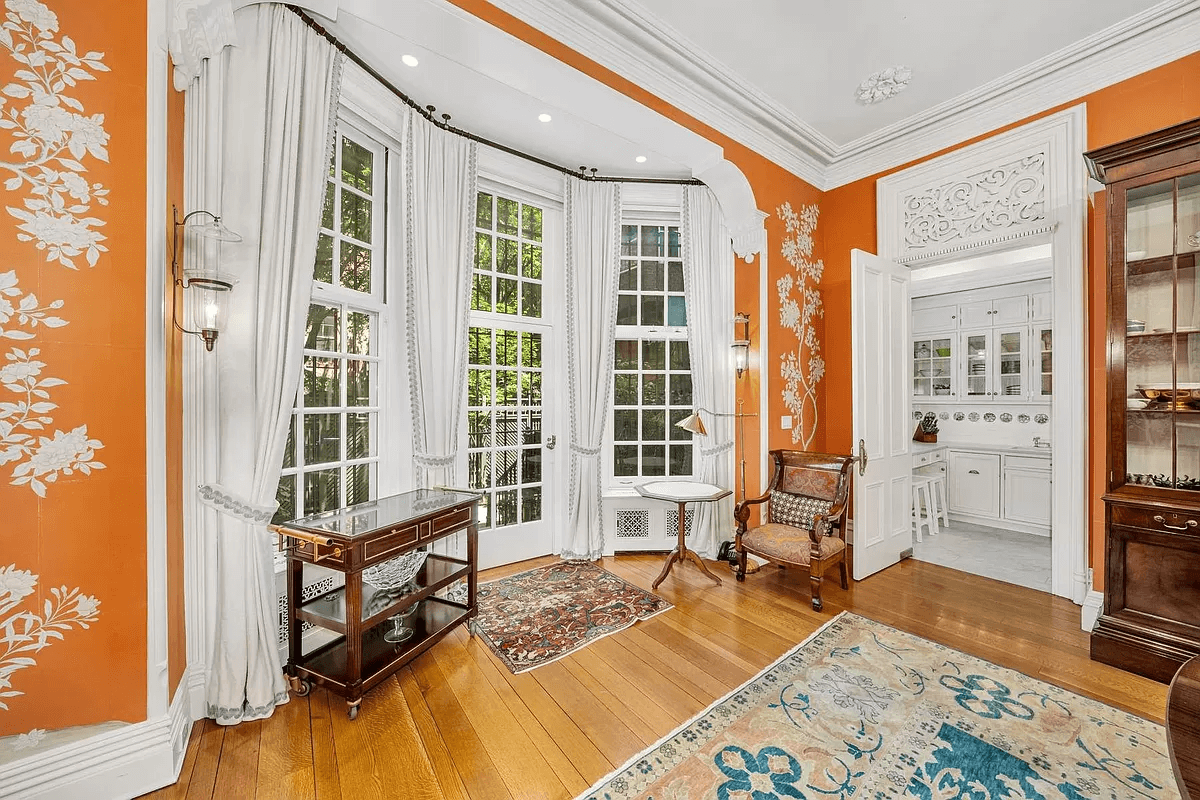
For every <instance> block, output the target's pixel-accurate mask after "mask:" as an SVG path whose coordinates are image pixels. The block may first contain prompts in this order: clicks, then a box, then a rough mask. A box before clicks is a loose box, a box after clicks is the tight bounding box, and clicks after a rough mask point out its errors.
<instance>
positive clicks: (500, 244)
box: [496, 239, 517, 275]
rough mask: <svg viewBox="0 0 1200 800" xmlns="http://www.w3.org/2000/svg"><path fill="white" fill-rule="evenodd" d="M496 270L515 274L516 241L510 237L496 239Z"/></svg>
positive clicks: (506, 273)
mask: <svg viewBox="0 0 1200 800" xmlns="http://www.w3.org/2000/svg"><path fill="white" fill-rule="evenodd" d="M496 272H502V273H504V274H505V275H516V274H517V243H516V242H514V241H513V240H512V239H496Z"/></svg>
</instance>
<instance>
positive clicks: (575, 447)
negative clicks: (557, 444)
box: [570, 442, 604, 456]
mask: <svg viewBox="0 0 1200 800" xmlns="http://www.w3.org/2000/svg"><path fill="white" fill-rule="evenodd" d="M570 447H571V452H572V453H578V454H579V455H581V456H598V455H600V451H601V450H603V449H604V447H603V445H601V446H600V447H584V446H583V445H581V444H576V443H575V442H571V445H570Z"/></svg>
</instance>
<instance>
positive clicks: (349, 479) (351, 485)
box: [346, 464, 375, 506]
mask: <svg viewBox="0 0 1200 800" xmlns="http://www.w3.org/2000/svg"><path fill="white" fill-rule="evenodd" d="M374 474H375V465H374V464H354V465H352V466H350V467H347V468H346V505H348V506H354V505H358V504H359V503H365V502H367V501H368V500H370V499H371V497H372V496H373V495H374V492H372V491H371V484H373V483H374V482H375V481H374V480H373V477H374Z"/></svg>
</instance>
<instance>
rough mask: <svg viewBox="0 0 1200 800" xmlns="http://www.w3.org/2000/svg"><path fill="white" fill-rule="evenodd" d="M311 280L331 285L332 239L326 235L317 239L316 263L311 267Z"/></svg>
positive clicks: (323, 234)
mask: <svg viewBox="0 0 1200 800" xmlns="http://www.w3.org/2000/svg"><path fill="white" fill-rule="evenodd" d="M313 280H315V281H320V282H321V283H333V237H331V236H330V235H329V234H327V233H322V234H321V235H320V236H318V237H317V263H316V264H315V265H314V266H313Z"/></svg>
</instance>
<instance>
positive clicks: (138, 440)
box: [0, 0, 146, 735]
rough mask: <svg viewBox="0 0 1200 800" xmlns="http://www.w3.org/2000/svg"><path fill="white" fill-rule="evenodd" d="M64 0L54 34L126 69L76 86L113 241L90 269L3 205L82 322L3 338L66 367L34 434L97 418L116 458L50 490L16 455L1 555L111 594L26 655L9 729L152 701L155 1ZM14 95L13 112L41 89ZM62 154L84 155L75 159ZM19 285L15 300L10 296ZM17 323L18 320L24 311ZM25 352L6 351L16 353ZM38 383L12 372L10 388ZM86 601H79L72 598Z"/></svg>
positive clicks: (4, 135)
mask: <svg viewBox="0 0 1200 800" xmlns="http://www.w3.org/2000/svg"><path fill="white" fill-rule="evenodd" d="M114 5H116V6H120V8H119V9H114V8H113V6H114ZM50 7H51V9H52V11H53V12H55V13H57V16H58V24H57V27H55V26H52V25H50V23H49V21H48V20H47V19H46V18H44V17H43V18H41V19H40V22H41V23H42V24H43V26H44V27H45V28H46V29H47V30H48V31H49V32H50V33H51V36H52V38H53V40H55V41H57V42H61V41H63V37H64V36H69V37H70V38H71V39H73V40H74V42H75V44H76V46H77V48H78V52H79V53H80V54H84V53H86V52H87V51H101V52H102V53H103V54H104V55H103V63H104V64H105V65H107V66H108V67H109V69H110V71H108V72H95V73H94V74H95V77H96V80H92V81H79V82H78V85H77V86H74V87H66V88H65V89H64V90H63V92H64V94H66V95H68V96H70V97H73V98H75V99H77V100H78V101H79V102H80V103H81V104H82V106H83V109H84V111H83V112H82V113H83V115H84V116H86V117H90V118H91V119H92V121H93V122H94V123H100V124H102V125H103V127H104V130H105V131H106V132H107V134H108V135H109V137H110V138H109V140H108V143H107V151H108V160H107V161H104V160H102V158H101V157H99V156H96V155H94V154H87V155H84V154H81V153H73V154H71V155H73V156H74V158H75V159H76V160H77V161H79V162H81V163H82V164H83V167H84V168H85V169H86V172H82V173H80V174H81V175H82V176H83V177H84V179H85V180H86V181H87V182H88V183H89V184H97V183H98V184H102V185H103V186H104V187H105V188H107V189H108V190H109V195H108V198H107V199H108V200H109V204H108V205H102V204H101V203H99V202H98V201H97V200H96V199H94V198H92V199H91V201H90V209H89V210H87V211H80V210H76V212H75V213H76V217H77V219H78V218H83V217H85V216H91V217H95V218H98V219H100V220H103V221H104V223H105V224H104V225H103V226H102V227H99V228H97V230H99V232H100V233H102V234H103V235H104V236H105V237H107V238H106V240H105V241H103V242H102V244H103V245H104V246H106V247H107V248H108V252H105V253H100V255H99V258H98V260H97V261H96V263H95V265H94V266H89V265H88V263H87V259H86V258H85V257H84V256H82V255H80V256H76V257H75V261H76V265H77V267H78V268H77V269H68V268H67V267H64V266H63V265H61V264H60V263H58V262H57V261H48V260H47V258H46V256H47V251H45V250H40V249H37V246H36V245H37V244H38V243H37V242H35V241H19V240H18V239H17V235H18V225H19V224H20V221H19V220H18V219H16V218H14V216H13V215H12V214H11V213H6V212H3V211H0V243H2V245H0V248H2V252H3V254H4V261H3V264H0V273H3V272H5V271H7V270H10V269H11V270H14V271H15V273H16V277H17V279H18V281H19V288H20V289H21V290H22V291H23V292H35V293H36V296H37V300H38V303H39V305H43V306H44V305H47V304H49V303H50V302H52V301H58V300H61V301H62V307H61V308H58V309H56V310H54V311H53V312H51V313H53V314H55V315H57V316H59V317H61V318H62V319H64V320H66V322H67V324H66V325H65V326H62V327H55V328H49V327H44V326H40V325H39V326H38V327H37V328H35V329H32V330H31V332H33V333H34V334H35V338H33V339H29V340H23V341H17V340H13V339H0V352H3V353H5V354H11V352H12V348H13V347H19V348H22V349H24V350H25V351H26V352H29V353H32V350H33V348H35V347H36V348H38V350H39V352H38V353H37V356H36V359H37V360H38V361H41V362H43V363H44V364H45V365H46V366H45V367H44V368H43V370H42V377H51V376H52V377H54V378H60V379H62V380H63V381H65V382H66V383H65V384H63V385H58V386H53V387H52V388H49V389H48V392H49V394H50V402H53V403H54V404H56V405H57V407H56V408H53V409H50V410H48V411H46V412H45V414H46V416H48V417H51V418H52V419H53V421H52V422H50V423H47V424H46V425H45V429H44V430H42V431H33V432H32V434H33V435H34V436H45V437H47V438H49V437H53V436H54V435H55V432H57V431H62V432H70V431H73V430H75V429H76V428H78V427H79V426H84V425H86V426H87V436H88V437H90V438H93V439H97V440H100V441H101V442H102V443H103V445H104V446H103V448H102V449H98V450H96V453H95V460H96V461H99V462H102V463H103V464H104V465H105V468H104V469H96V470H94V471H92V473H91V475H85V474H82V473H81V472H80V471H78V470H73V474H70V475H67V474H65V473H64V474H61V475H59V476H58V478H57V480H56V481H55V482H53V483H47V484H46V497H45V499H41V498H39V497H38V496H37V495H35V494H34V492H33V491H31V489H30V486H28V485H24V486H15V485H12V483H11V482H10V481H11V480H12V473H13V471H14V469H15V468H17V467H18V466H19V463H20V462H10V463H7V464H5V465H3V466H0V509H3V518H4V520H5V523H6V524H5V526H4V533H3V537H4V538H3V545H2V551H3V555H0V567H6V566H8V565H10V564H15V565H16V568H17V569H18V570H29V571H31V572H32V573H34V574H35V575H37V576H38V583H37V586H36V588H35V589H34V592H33V594H32V595H30V596H28V597H26V598H25V599H24V601H23V602H22V603H21V604H20V605H19V606H18V607H17V610H19V611H24V612H32V613H35V614H40V613H41V612H42V610H43V605H44V603H45V602H46V601H47V600H51V601H53V595H52V593H51V589H52V588H55V587H66V588H67V589H74V588H75V587H78V588H79V589H80V591H81V592H82V594H84V595H88V596H93V597H95V598H97V599H98V600H99V601H100V606H99V616H98V618H97V619H96V621H94V622H93V623H91V625H90V627H89V628H88V629H86V630H85V629H83V628H81V627H80V626H78V625H70V627H69V628H68V629H67V630H64V631H61V633H62V634H63V639H62V640H61V641H59V640H50V642H49V645H48V646H47V647H45V648H44V649H42V650H41V651H40V652H37V653H26V654H23V655H31V656H32V657H33V658H35V659H36V662H37V663H36V665H35V666H32V667H29V668H25V669H20V670H18V671H17V672H15V673H13V675H12V688H13V689H14V690H16V691H19V692H22V693H23V694H21V695H19V696H16V697H10V698H5V702H6V703H7V704H8V707H9V710H8V711H3V710H0V735H9V734H15V733H23V732H26V731H29V730H30V729H32V728H35V727H38V728H47V729H54V728H62V727H66V726H71V725H81V724H86V723H94V722H100V721H104V720H127V721H137V720H141V719H144V718H145V711H146V438H145V427H146V409H145V366H144V365H145V334H144V329H145V307H146V284H145V264H146V250H145V239H146V214H145V210H146V166H145V165H146V144H145V143H146V111H145V110H146V89H145V86H146V55H145V54H146V5H145V3H144V2H137V0H118V2H116V3H115V4H109V6H107V7H106V10H109V9H112V10H113V13H104V14H100V13H97V11H96V5H95V3H93V2H87V0H51V3H50ZM0 53H2V57H0V84H8V83H10V82H13V81H19V80H20V79H19V78H18V77H17V76H16V72H17V70H18V69H19V65H18V64H17V63H16V62H15V61H13V60H12V59H11V57H10V56H9V54H8V52H7V51H0ZM6 100H7V101H8V102H7V104H6V108H5V112H6V114H7V112H8V111H9V110H10V109H14V108H15V109H17V110H21V109H24V108H25V107H26V106H27V105H28V103H29V101H28V100H27V99H21V98H12V97H8V98H6ZM61 110H63V109H62V108H60V111H61ZM93 115H102V116H93ZM60 121H61V119H60ZM73 127H74V128H75V129H77V128H78V122H76V123H73ZM43 130H50V129H49V128H43ZM14 141H15V137H14V131H13V130H12V129H6V130H0V151H2V152H4V153H5V159H4V160H13V154H11V153H10V150H9V147H10V145H11V144H12V143H13V142H14ZM59 141H60V143H61V141H62V140H59ZM64 154H66V153H65V151H64ZM55 166H56V168H58V169H64V168H65V169H67V170H71V169H74V168H73V167H71V166H69V165H62V164H61V162H59V163H58V164H56V165H55ZM0 173H2V174H0V177H3V178H4V179H5V183H0V205H2V206H4V207H5V208H13V207H16V208H24V207H25V203H26V201H27V200H29V199H30V198H31V197H32V196H33V195H31V194H30V192H29V188H28V185H24V186H20V187H17V186H15V185H10V184H11V183H12V181H11V180H10V179H11V178H12V177H13V173H12V172H11V171H5V170H3V169H0ZM77 190H78V187H77ZM70 202H72V203H74V202H79V201H78V200H70ZM3 299H5V298H0V310H5V311H6V310H7V309H5V308H4V303H3ZM7 299H15V298H11V297H10V298H7ZM2 316H4V315H0V317H2ZM4 327H5V328H6V329H9V330H12V329H14V328H16V327H18V326H17V325H16V324H15V318H12V319H9V320H8V321H7V322H6V323H4ZM10 363H11V362H10V361H8V360H3V359H0V368H3V366H5V365H8V364H10ZM23 397H24V395H23V394H17V393H14V392H12V391H11V389H9V388H7V387H4V386H0V401H2V402H15V401H18V400H21V399H23ZM43 401H44V400H43ZM73 608H74V604H73V603H72V604H70V605H69V606H68V611H69V610H71V609H73ZM10 613H11V612H7V613H6V614H5V616H7V615H8V614H10Z"/></svg>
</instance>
